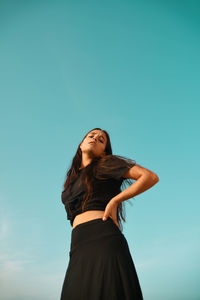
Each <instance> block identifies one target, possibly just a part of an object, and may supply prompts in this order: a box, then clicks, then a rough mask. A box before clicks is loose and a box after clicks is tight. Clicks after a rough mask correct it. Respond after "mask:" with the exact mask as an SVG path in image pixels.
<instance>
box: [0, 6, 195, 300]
mask: <svg viewBox="0 0 200 300" xmlns="http://www.w3.org/2000/svg"><path fill="white" fill-rule="evenodd" d="M0 15H1V17H0V28H1V30H0V44H1V47H0V49H1V50H0V51H1V55H0V82H1V89H0V101H1V106H0V128H1V135H0V138H1V147H0V157H1V167H0V290H1V297H2V298H1V299H4V300H8V299H12V300H44V299H45V300H46V299H48V300H56V299H59V297H60V293H61V288H62V284H63V280H64V275H65V272H66V268H67V265H68V259H69V257H68V255H69V248H70V238H71V236H70V235H71V229H72V228H71V225H70V223H69V221H68V220H67V218H66V212H65V209H64V205H63V204H62V202H61V192H62V189H63V183H64V179H65V175H66V171H67V169H68V167H69V166H70V164H71V161H72V158H73V157H74V155H75V152H76V150H77V147H78V144H79V143H80V141H81V139H82V138H83V136H84V135H85V134H86V132H88V131H89V130H90V129H92V128H94V127H101V128H102V129H105V130H107V131H108V133H109V134H110V138H111V143H112V148H113V153H114V154H118V155H123V156H127V157H130V158H132V159H134V160H136V162H137V163H138V164H140V165H141V166H144V167H146V168H148V169H150V170H152V171H154V172H155V173H156V174H157V175H158V176H159V179H160V181H159V182H158V183H157V184H156V185H155V186H154V187H152V189H149V190H148V191H146V192H144V193H142V194H140V195H138V196H136V197H135V200H133V201H132V202H133V205H130V204H129V203H128V202H127V203H126V223H125V224H124V231H123V233H124V235H125V236H126V238H127V241H128V244H129V248H130V252H131V254H132V257H133V260H134V263H135V266H136V269H137V272H138V277H139V280H140V284H141V287H142V291H143V295H144V299H145V300H188V299H189V300H197V299H200V287H199V282H197V279H198V281H199V277H200V255H199V253H200V241H199V236H200V221H199V211H200V197H199V186H200V181H199V167H200V159H199V153H200V143H199V128H200V127H199V125H200V124H199V123H200V122H199V112H200V110H199V109H200V102H199V101H200V90H199V82H200V56H199V53H200V34H199V33H200V23H199V15H200V4H199V1H189V0H188V1H172V0H170V1H169V0H166V1H164V0H163V1H162V0H161V1H156V0H148V1H147V0H146V1H144V0H140V1H139V0H137V1H134V0H133V1H128V0H123V1H122V0H120V1H112V0H111V1H105V0H101V1H88V0H86V1H60V0H57V1H41V0H40V1H21V0H19V1H0Z"/></svg>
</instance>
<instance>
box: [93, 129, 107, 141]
mask: <svg viewBox="0 0 200 300" xmlns="http://www.w3.org/2000/svg"><path fill="white" fill-rule="evenodd" d="M92 133H96V132H94V131H93V132H90V134H92ZM101 136H102V138H103V139H104V140H105V138H104V136H103V135H100V137H101Z"/></svg>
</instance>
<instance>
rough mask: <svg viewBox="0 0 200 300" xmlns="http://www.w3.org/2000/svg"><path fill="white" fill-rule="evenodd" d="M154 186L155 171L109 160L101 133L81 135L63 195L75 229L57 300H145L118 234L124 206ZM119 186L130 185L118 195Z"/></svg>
mask: <svg viewBox="0 0 200 300" xmlns="http://www.w3.org/2000/svg"><path fill="white" fill-rule="evenodd" d="M130 179H134V180H136V182H134V183H133V184H132V182H131V181H130ZM158 181H159V178H158V176H157V175H156V174H155V173H154V172H152V171H150V170H148V169H145V168H143V167H141V166H139V165H138V164H136V162H135V161H134V160H131V159H129V158H125V157H122V156H119V155H113V154H112V148H111V143H110V138H109V134H108V133H107V132H106V131H105V130H102V129H101V128H94V129H92V130H91V131H89V132H88V133H87V134H86V135H85V137H84V138H83V140H82V142H81V143H80V144H79V146H78V149H77V152H76V154H75V156H74V158H73V161H72V165H71V167H70V169H69V171H68V172H67V176H66V181H65V183H64V190H63V192H62V202H63V204H64V205H65V209H66V212H67V218H68V220H70V223H71V226H72V227H73V229H72V232H71V245H70V252H69V264H68V268H67V271H66V274H65V278H64V282H63V286H62V292H61V300H80V299H81V300H108V299H109V300H142V299H143V295H142V290H141V287H140V283H139V280H138V276H137V273H136V269H135V265H134V262H133V259H132V257H131V254H130V251H129V246H128V243H127V240H126V238H125V236H124V235H123V233H122V226H121V225H122V224H121V219H122V220H123V221H125V218H124V216H123V206H122V203H123V201H125V200H128V199H129V198H132V197H133V196H136V195H138V194H140V193H142V192H144V191H145V190H147V189H149V188H150V187H152V186H153V185H154V184H156V183H157V182H158ZM122 183H123V184H124V183H128V184H129V185H130V186H129V187H128V188H126V189H124V190H123V191H122V190H121V185H122ZM123 204H124V203H123Z"/></svg>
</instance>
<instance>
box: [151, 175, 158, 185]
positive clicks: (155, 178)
mask: <svg viewBox="0 0 200 300" xmlns="http://www.w3.org/2000/svg"><path fill="white" fill-rule="evenodd" d="M151 177H152V180H153V182H154V183H157V182H158V181H159V177H158V175H157V174H156V173H153V174H152V175H151Z"/></svg>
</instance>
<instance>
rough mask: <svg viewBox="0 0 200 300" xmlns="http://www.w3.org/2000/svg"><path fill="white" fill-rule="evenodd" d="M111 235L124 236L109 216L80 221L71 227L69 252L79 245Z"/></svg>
mask: <svg viewBox="0 0 200 300" xmlns="http://www.w3.org/2000/svg"><path fill="white" fill-rule="evenodd" d="M112 235H121V236H123V237H124V235H123V233H122V232H121V230H120V229H119V228H118V226H117V225H116V224H115V223H114V221H113V220H112V219H111V218H110V217H108V219H107V220H105V221H103V220H102V218H98V219H93V220H90V221H86V222H84V223H80V224H78V225H76V226H75V228H73V229H72V232H71V246H70V252H72V251H74V250H75V249H76V248H77V247H78V246H80V245H84V244H87V243H88V242H91V241H94V240H99V239H101V238H106V237H110V236H112Z"/></svg>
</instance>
